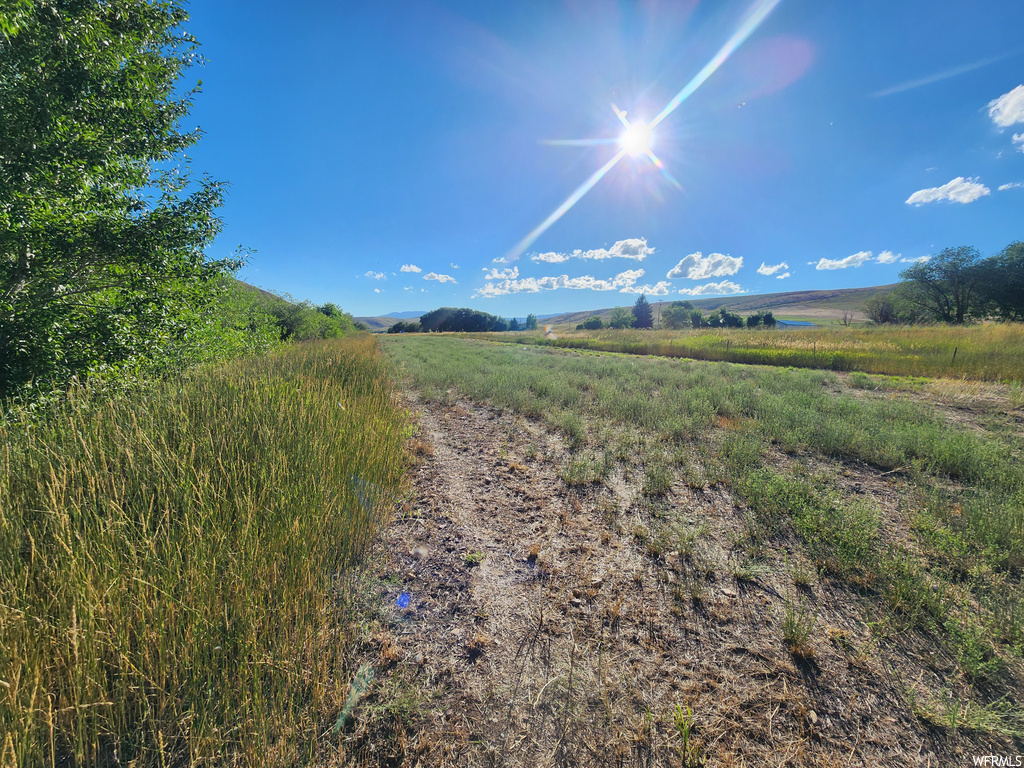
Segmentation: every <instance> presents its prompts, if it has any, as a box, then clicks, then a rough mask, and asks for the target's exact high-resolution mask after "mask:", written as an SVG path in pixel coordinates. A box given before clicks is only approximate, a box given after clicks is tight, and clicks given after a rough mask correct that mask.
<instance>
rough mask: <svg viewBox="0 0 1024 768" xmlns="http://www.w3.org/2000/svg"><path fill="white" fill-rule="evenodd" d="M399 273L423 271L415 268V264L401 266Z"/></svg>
mask: <svg viewBox="0 0 1024 768" xmlns="http://www.w3.org/2000/svg"><path fill="white" fill-rule="evenodd" d="M398 271H399V272H422V271H423V270H422V269H420V268H419V267H417V266H416V265H415V264H403V265H402V267H401V269H399V270H398Z"/></svg>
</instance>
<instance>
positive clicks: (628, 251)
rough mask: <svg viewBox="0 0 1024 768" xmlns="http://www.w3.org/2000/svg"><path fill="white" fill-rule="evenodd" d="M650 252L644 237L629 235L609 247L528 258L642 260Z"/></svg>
mask: <svg viewBox="0 0 1024 768" xmlns="http://www.w3.org/2000/svg"><path fill="white" fill-rule="evenodd" d="M652 253H654V249H653V248H651V247H650V246H649V245H647V240H646V238H643V237H631V238H629V239H627V240H619V241H618V242H617V243H615V245H613V246H612V247H611V248H597V249H595V250H592V251H582V250H580V249H576V250H575V251H573V252H572V253H555V252H551V253H535V254H534V255H533V256H531V257H530V260H531V261H543V262H546V263H548V264H561V263H563V262H566V261H568V260H569V259H587V260H595V261H602V260H604V259H636V260H637V261H643V260H644V259H646V258H647V257H648V256H650V255H651V254H652ZM495 261H496V262H497V261H498V260H497V259H495ZM499 263H500V262H499Z"/></svg>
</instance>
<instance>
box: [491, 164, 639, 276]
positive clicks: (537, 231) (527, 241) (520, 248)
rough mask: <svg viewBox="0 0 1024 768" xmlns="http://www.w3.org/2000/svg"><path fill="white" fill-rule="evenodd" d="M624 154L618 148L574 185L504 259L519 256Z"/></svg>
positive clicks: (512, 258) (508, 259)
mask: <svg viewBox="0 0 1024 768" xmlns="http://www.w3.org/2000/svg"><path fill="white" fill-rule="evenodd" d="M625 156H626V150H624V149H620V150H619V152H618V154H616V155H615V157H613V158H612V159H611V160H609V161H608V162H607V163H605V164H604V165H602V166H601V167H600V168H598V169H597V170H596V171H594V173H593V174H591V176H590V178H589V179H587V180H586V181H584V182H583V183H582V184H580V185H579V186H578V187H576V191H575V192H573V193H572V194H571V195H569V197H568V198H566V200H565V202H564V203H562V204H561V205H560V206H558V207H557V208H555V210H554V212H552V214H551V215H550V216H548V217H547V218H546V219H544V221H542V222H541V223H540V224H539V225H537V227H535V228H534V230H533V231H532V232H530V234H528V235H527V236H526V237H524V238H523V239H522V240H520V241H519V242H518V243H516V245H515V247H514V248H512V250H510V251H509V252H508V253H506V254H505V261H507V262H508V261H515V260H516V259H518V258H519V257H520V256H522V255H523V252H524V251H525V250H526V249H527V248H529V247H530V246H531V245H533V244H534V242H535V241H536V240H537V238H538V237H540V236H541V235H543V234H544V233H545V232H547V230H548V228H549V227H550V226H551V225H552V224H554V223H555V222H556V221H558V220H559V219H560V218H562V216H564V215H565V212H566V211H568V210H569V209H570V208H572V207H573V206H574V205H576V203H578V202H579V201H580V198H582V197H583V196H584V195H585V194H587V192H589V191H590V190H591V189H592V188H593V186H594V185H595V184H597V182H599V181H600V180H601V177H602V176H604V175H605V174H606V173H608V171H610V170H611V169H612V168H614V167H615V164H616V163H618V162H619V160H621V159H622V158H623V157H625Z"/></svg>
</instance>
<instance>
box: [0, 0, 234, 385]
mask: <svg viewBox="0 0 1024 768" xmlns="http://www.w3.org/2000/svg"><path fill="white" fill-rule="evenodd" d="M9 8H13V9H14V10H13V12H8V9H9ZM4 9H5V10H4V11H3V12H2V13H0V15H2V17H3V24H2V25H0V114H2V115H3V130H0V397H2V396H4V395H7V394H11V393H13V392H15V391H16V390H18V389H19V388H21V387H23V386H25V385H26V384H28V383H29V382H30V381H34V382H35V383H37V384H60V383H62V382H64V381H66V380H67V379H68V378H69V377H71V376H74V375H78V374H86V373H90V372H97V371H115V370H121V371H133V370H134V371H145V370H153V369H159V368H161V367H164V366H167V365H171V364H175V362H176V359H175V357H176V355H178V354H179V353H180V351H181V350H182V348H183V346H185V343H186V342H187V340H188V338H189V333H190V329H191V328H193V327H194V326H195V325H196V324H197V323H201V322H202V318H203V316H204V313H205V312H206V309H205V308H206V307H208V306H209V304H210V302H211V301H212V300H213V299H214V297H215V291H214V290H213V286H214V285H215V284H216V281H215V278H217V277H218V276H219V275H221V274H223V273H225V272H227V271H229V270H230V269H231V268H233V267H236V266H237V265H238V262H237V261H234V260H229V261H222V262H210V261H208V260H207V259H206V258H205V255H204V252H203V249H204V248H205V247H206V246H207V245H208V244H209V243H210V241H211V240H212V238H213V237H214V235H215V234H216V233H217V231H218V229H219V227H220V221H219V219H218V218H217V217H216V215H215V213H214V212H215V210H216V209H217V207H218V206H219V205H220V203H221V197H222V185H221V184H219V183H217V182H214V181H211V180H209V179H203V180H200V181H198V182H196V181H193V180H192V179H191V178H190V176H189V174H188V171H187V161H186V160H185V158H184V155H183V152H184V150H186V149H187V148H188V147H190V146H191V145H193V144H195V142H196V141H197V140H198V138H199V135H200V133H199V130H198V129H196V130H192V131H185V132H183V131H182V130H180V128H179V123H180V121H181V119H182V118H183V117H185V116H186V115H187V114H188V111H189V109H190V107H191V105H192V99H193V96H194V95H195V93H196V90H195V89H193V90H187V89H186V90H184V91H183V90H181V89H180V84H179V80H180V78H181V76H182V75H183V73H184V72H185V71H186V70H187V69H188V67H189V66H190V65H191V64H192V63H193V61H194V60H195V47H196V43H195V40H194V39H193V38H192V37H191V36H189V35H188V34H186V33H184V32H183V31H182V29H181V25H182V24H183V23H184V22H185V20H186V19H187V14H186V13H185V11H184V9H183V8H182V7H181V4H180V3H179V2H177V1H176V0H159V1H154V2H145V1H144V0H77V1H76V2H70V1H61V2H30V3H26V2H18V3H15V4H14V5H13V6H12V5H11V3H5V5H4Z"/></svg>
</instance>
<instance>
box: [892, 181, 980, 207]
mask: <svg viewBox="0 0 1024 768" xmlns="http://www.w3.org/2000/svg"><path fill="white" fill-rule="evenodd" d="M989 193H990V190H989V188H988V187H986V186H985V185H984V184H980V183H978V179H977V178H971V179H965V178H964V177H963V176H957V177H956V178H955V179H953V180H952V181H949V182H947V183H945V184H943V185H942V186H941V187H930V188H929V189H919V190H917V192H915V193H914V194H912V195H911V196H910V197H908V198H907V205H924V204H925V203H935V202H938V201H939V200H949V201H950V202H953V203H973V202H974V201H975V200H977V199H978V198H979V197H984V196H985V195H987V194H989Z"/></svg>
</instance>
